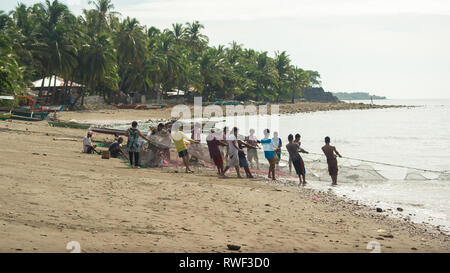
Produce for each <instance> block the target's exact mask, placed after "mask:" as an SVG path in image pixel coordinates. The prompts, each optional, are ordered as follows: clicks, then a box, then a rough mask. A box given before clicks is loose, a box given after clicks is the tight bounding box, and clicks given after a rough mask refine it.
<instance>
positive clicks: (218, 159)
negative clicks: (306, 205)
mask: <svg viewBox="0 0 450 273" xmlns="http://www.w3.org/2000/svg"><path fill="white" fill-rule="evenodd" d="M170 125H171V124H170V123H167V124H162V123H160V124H158V126H157V127H156V128H155V129H153V130H151V131H150V132H149V133H148V135H144V134H143V133H142V132H141V131H140V130H139V129H138V128H137V127H138V124H137V122H136V121H133V122H132V124H131V127H130V128H129V129H128V130H127V131H126V133H125V136H126V137H127V138H128V142H127V144H126V148H127V151H128V159H129V162H130V165H131V168H138V167H139V152H140V150H141V148H140V147H141V146H142V143H141V142H140V141H139V138H142V139H143V140H144V141H145V142H146V143H148V147H150V150H151V149H153V151H154V152H155V153H156V154H158V155H160V156H162V157H164V158H166V159H169V160H170V146H171V143H172V142H173V144H174V146H175V149H176V151H177V153H178V156H179V157H180V158H181V159H182V161H183V164H184V166H185V171H186V173H192V172H193V171H192V169H191V168H190V166H189V162H190V157H189V152H188V147H187V145H186V144H187V143H191V144H192V145H193V147H194V150H197V151H198V150H201V147H200V146H199V144H200V142H201V126H199V124H196V125H195V126H194V129H193V130H192V131H191V132H192V134H191V137H189V136H187V135H186V134H185V133H184V132H183V125H181V126H178V130H176V131H175V132H172V131H171V129H170ZM196 128H197V129H196ZM199 128H200V129H199ZM249 133H250V134H249V135H248V136H246V137H244V136H242V135H239V129H238V128H237V127H233V128H232V129H231V131H229V132H228V128H227V127H224V128H223V130H222V132H220V130H217V129H215V128H212V129H211V130H210V132H209V134H208V136H207V137H206V143H207V146H208V151H209V157H210V158H211V159H212V161H213V162H214V165H215V166H216V168H217V174H218V175H219V176H225V173H226V172H227V171H228V170H229V169H232V168H234V169H235V171H236V174H237V177H239V178H242V176H241V170H240V169H241V168H243V169H244V171H245V175H246V177H247V178H253V175H252V173H251V171H250V168H249V163H250V164H252V163H253V161H255V163H256V167H257V168H258V169H259V158H258V152H257V150H258V149H261V146H262V149H263V151H264V157H265V158H266V160H267V162H268V165H269V169H268V178H270V179H272V180H276V177H275V170H276V166H277V165H278V164H279V162H280V159H281V156H282V153H281V150H282V140H281V138H279V137H278V133H277V132H274V133H273V137H272V138H271V137H270V134H271V133H270V130H269V129H265V130H264V131H263V134H264V138H263V139H261V140H259V139H258V138H257V137H256V136H255V130H254V129H250V131H249ZM155 138H156V141H152V139H154V140H155ZM300 140H301V136H300V134H296V135H295V138H294V135H292V134H289V136H288V144H287V145H286V150H287V152H288V153H289V172H292V166H294V169H295V172H296V173H297V175H298V177H299V185H306V183H307V182H306V168H305V163H304V161H303V158H302V157H301V155H300V153H308V152H307V151H306V150H304V149H303V148H302V147H301V141H300ZM122 143H123V138H122V137H119V136H117V135H116V137H115V142H114V143H113V144H111V145H110V147H109V151H110V154H111V156H112V157H118V156H120V155H122V156H125V154H124V153H123V151H122V149H121V146H122ZM259 144H261V146H260V145H259ZM83 146H84V147H83V149H84V152H86V153H93V152H96V153H99V152H98V151H97V150H96V146H95V145H93V144H92V132H88V134H87V136H86V137H85V139H84V141H83ZM245 148H246V151H245V150H244V149H245ZM322 151H323V153H324V154H325V156H326V158H327V163H328V172H329V174H330V176H331V178H332V185H337V175H338V166H337V160H336V157H337V156H339V157H341V155H340V154H339V152H338V151H337V150H336V148H335V147H334V146H331V145H330V138H329V137H326V138H325V145H324V146H323V147H322ZM246 152H247V153H246ZM125 157H126V156H125Z"/></svg>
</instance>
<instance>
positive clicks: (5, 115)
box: [0, 113, 12, 120]
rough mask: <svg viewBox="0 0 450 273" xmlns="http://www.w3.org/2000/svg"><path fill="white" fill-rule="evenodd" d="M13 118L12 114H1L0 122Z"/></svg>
mask: <svg viewBox="0 0 450 273" xmlns="http://www.w3.org/2000/svg"><path fill="white" fill-rule="evenodd" d="M11 117H12V114H11V113H0V120H7V119H10V118H11Z"/></svg>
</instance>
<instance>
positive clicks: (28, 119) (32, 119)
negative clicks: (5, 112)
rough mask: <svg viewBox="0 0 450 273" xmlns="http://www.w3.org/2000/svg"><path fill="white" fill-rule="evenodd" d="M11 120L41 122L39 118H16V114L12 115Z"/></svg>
mask: <svg viewBox="0 0 450 273" xmlns="http://www.w3.org/2000/svg"><path fill="white" fill-rule="evenodd" d="M11 119H14V120H24V121H42V119H41V118H40V117H27V116H18V115H16V114H14V113H13V115H12V116H11Z"/></svg>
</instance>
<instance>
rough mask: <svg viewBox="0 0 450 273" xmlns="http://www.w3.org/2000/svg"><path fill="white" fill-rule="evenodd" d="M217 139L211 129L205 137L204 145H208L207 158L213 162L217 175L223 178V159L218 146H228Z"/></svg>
mask: <svg viewBox="0 0 450 273" xmlns="http://www.w3.org/2000/svg"><path fill="white" fill-rule="evenodd" d="M219 139H220V137H217V135H216V133H215V130H214V128H212V129H211V131H210V133H209V135H208V136H207V137H206V143H207V144H208V150H209V156H210V157H211V159H212V160H213V161H214V164H215V165H216V167H217V174H218V175H220V176H224V171H223V158H222V153H221V152H220V149H219V146H224V147H225V146H228V144H227V143H226V142H225V141H223V140H219Z"/></svg>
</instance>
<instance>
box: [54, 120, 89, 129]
mask: <svg viewBox="0 0 450 273" xmlns="http://www.w3.org/2000/svg"><path fill="white" fill-rule="evenodd" d="M48 125H50V126H52V127H63V128H74V129H84V130H86V129H89V128H90V127H91V125H90V124H83V123H76V122H62V121H49V122H48Z"/></svg>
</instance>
